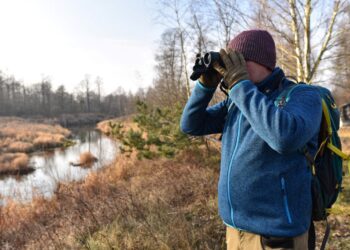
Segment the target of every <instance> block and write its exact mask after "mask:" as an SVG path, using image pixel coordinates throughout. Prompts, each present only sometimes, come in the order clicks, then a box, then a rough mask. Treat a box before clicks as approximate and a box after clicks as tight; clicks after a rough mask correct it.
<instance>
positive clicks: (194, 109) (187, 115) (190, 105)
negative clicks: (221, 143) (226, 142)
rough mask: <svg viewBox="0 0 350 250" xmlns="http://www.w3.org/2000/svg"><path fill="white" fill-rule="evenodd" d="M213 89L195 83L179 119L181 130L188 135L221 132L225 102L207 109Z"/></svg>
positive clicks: (224, 114)
mask: <svg viewBox="0 0 350 250" xmlns="http://www.w3.org/2000/svg"><path fill="white" fill-rule="evenodd" d="M214 92H215V88H207V87H204V86H203V85H201V84H200V83H199V82H197V83H196V86H195V87H194V89H193V91H192V94H191V97H190V98H189V100H188V101H187V104H186V106H185V109H184V111H183V113H182V117H181V124H180V125H181V130H182V131H183V132H184V133H186V134H190V135H207V134H215V133H221V132H222V131H223V127H224V123H225V119H226V114H227V109H226V105H225V101H223V102H220V103H218V104H215V105H213V106H211V107H208V104H209V102H210V100H211V98H212V97H213V94H214Z"/></svg>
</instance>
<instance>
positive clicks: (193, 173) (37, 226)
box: [0, 144, 350, 249]
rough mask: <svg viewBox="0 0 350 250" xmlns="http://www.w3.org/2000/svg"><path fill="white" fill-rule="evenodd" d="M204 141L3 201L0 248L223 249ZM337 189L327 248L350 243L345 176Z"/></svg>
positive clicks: (212, 158) (213, 158)
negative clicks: (27, 198)
mask: <svg viewBox="0 0 350 250" xmlns="http://www.w3.org/2000/svg"><path fill="white" fill-rule="evenodd" d="M210 145H211V144H209V147H208V148H209V149H210V151H207V149H204V148H199V149H193V150H191V151H185V152H182V153H181V154H179V155H177V156H176V157H175V159H172V160H167V159H163V158H161V159H157V160H147V159H143V160H137V158H136V157H134V156H135V155H132V157H131V158H128V157H125V156H119V157H118V159H117V160H116V162H115V163H114V164H112V165H111V166H109V167H107V168H105V169H103V170H101V171H100V172H97V173H92V174H90V175H89V176H88V177H87V178H86V179H85V180H84V181H83V182H80V183H72V184H61V185H59V187H58V189H57V191H56V193H55V196H54V197H53V199H52V200H51V201H47V200H44V199H36V200H34V201H33V202H32V203H31V204H28V205H20V204H15V203H13V202H9V203H8V205H7V206H5V207H0V232H1V234H0V248H10V249H42V248H45V249H48V248H50V249H81V248H87V249H224V248H225V226H224V225H223V223H222V221H221V219H220V218H219V215H218V211H217V181H218V175H219V168H218V165H219V159H220V153H219V150H217V149H214V148H213V147H211V146H210ZM346 178H348V177H346ZM344 186H345V189H344V191H343V193H342V194H341V197H340V200H339V201H338V202H337V205H336V207H335V208H336V211H337V212H336V213H335V214H334V215H331V216H330V218H329V222H330V224H331V227H332V231H331V237H330V241H329V243H328V247H329V249H347V248H348V247H349V246H350V234H349V233H348V225H349V224H350V213H349V211H350V210H349V209H350V205H349V204H350V200H349V197H350V192H349V190H350V181H349V180H345V183H344ZM323 228H324V227H323V226H322V225H318V227H317V230H318V231H317V232H318V240H319V241H320V240H321V237H323V231H322V230H323Z"/></svg>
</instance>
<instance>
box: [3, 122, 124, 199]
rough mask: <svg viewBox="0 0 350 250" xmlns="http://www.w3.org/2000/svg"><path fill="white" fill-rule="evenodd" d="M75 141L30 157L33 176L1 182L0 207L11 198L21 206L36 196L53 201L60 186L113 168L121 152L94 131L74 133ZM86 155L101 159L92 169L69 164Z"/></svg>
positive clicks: (116, 146) (88, 129) (112, 143)
mask: <svg viewBox="0 0 350 250" xmlns="http://www.w3.org/2000/svg"><path fill="white" fill-rule="evenodd" d="M73 140H74V141H75V142H76V144H75V145H73V146H70V147H68V148H57V149H54V150H50V151H46V152H40V153H33V154H31V155H30V161H29V165H30V166H32V167H34V168H35V171H34V172H32V173H31V174H28V175H25V176H21V177H13V176H11V177H6V178H3V179H0V205H2V204H5V203H6V200H8V198H10V199H12V200H15V201H18V202H30V201H31V200H32V199H33V198H34V197H37V196H41V197H45V198H50V197H51V196H52V195H53V193H54V191H55V190H56V188H57V185H58V183H67V182H73V181H80V180H83V179H84V178H85V177H86V176H87V175H88V174H89V173H90V172H93V171H97V170H98V169H99V168H102V167H104V166H107V165H108V164H111V163H112V162H113V160H114V159H115V157H116V155H117V153H118V151H119V150H118V145H117V143H116V142H115V141H113V140H111V139H110V138H109V137H107V136H105V135H103V134H102V133H101V132H99V131H97V130H94V129H92V128H85V129H79V130H76V131H74V130H73ZM87 151H89V152H91V153H92V154H93V155H94V156H95V157H97V158H98V161H97V162H95V163H94V164H93V165H92V166H91V167H90V168H81V167H74V166H72V165H71V164H70V162H78V161H79V156H80V154H81V153H84V152H87Z"/></svg>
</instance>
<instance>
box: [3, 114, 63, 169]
mask: <svg viewBox="0 0 350 250" xmlns="http://www.w3.org/2000/svg"><path fill="white" fill-rule="evenodd" d="M69 135H70V131H69V130H68V129H65V128H62V127H61V126H59V125H48V124H39V123H32V122H29V121H28V120H26V119H21V118H14V117H2V118H0V155H1V156H0V175H5V174H23V173H26V172H27V171H31V170H33V169H32V168H30V167H29V166H28V156H27V155H26V154H27V153H30V152H33V151H36V150H44V149H48V148H53V147H58V146H62V145H63V143H64V141H65V139H66V138H67V137H68V136H69Z"/></svg>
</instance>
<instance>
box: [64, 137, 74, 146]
mask: <svg viewBox="0 0 350 250" xmlns="http://www.w3.org/2000/svg"><path fill="white" fill-rule="evenodd" d="M75 144H76V142H75V141H74V140H70V139H65V140H64V142H63V147H65V148H68V147H71V146H74V145H75Z"/></svg>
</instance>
